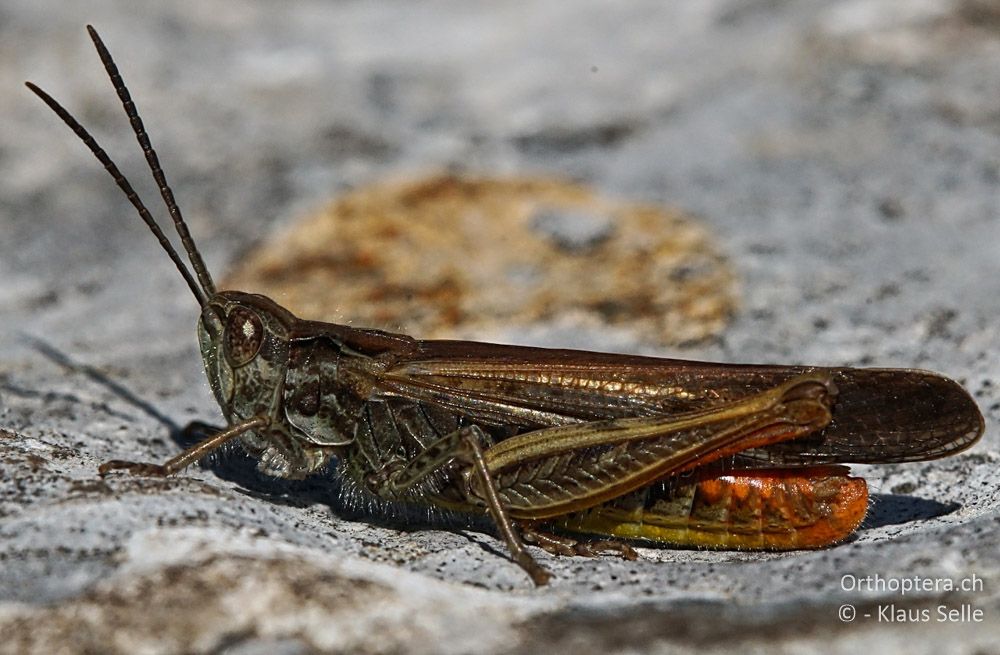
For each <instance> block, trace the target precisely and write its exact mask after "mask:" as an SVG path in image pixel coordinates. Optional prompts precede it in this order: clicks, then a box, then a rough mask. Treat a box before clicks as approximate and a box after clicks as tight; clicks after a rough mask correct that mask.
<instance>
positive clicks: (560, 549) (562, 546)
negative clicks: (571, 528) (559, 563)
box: [521, 524, 639, 562]
mask: <svg viewBox="0 0 1000 655" xmlns="http://www.w3.org/2000/svg"><path fill="white" fill-rule="evenodd" d="M521 537H522V538H523V539H524V542H525V543H528V544H531V545H533V546H538V547H539V548H541V549H542V550H544V551H546V552H547V553H550V554H552V555H562V556H569V557H574V556H576V557H598V556H600V555H604V554H608V553H610V554H615V555H618V556H619V557H621V558H622V559H623V560H627V561H629V562H633V561H635V560H637V559H639V553H637V552H635V549H634V548H632V547H631V546H629V545H628V544H627V543H625V542H624V541H618V540H617V539H588V540H581V539H574V538H573V537H566V536H563V535H557V534H552V533H550V532H545V531H542V530H538V529H537V528H535V526H534V525H533V524H522V525H521Z"/></svg>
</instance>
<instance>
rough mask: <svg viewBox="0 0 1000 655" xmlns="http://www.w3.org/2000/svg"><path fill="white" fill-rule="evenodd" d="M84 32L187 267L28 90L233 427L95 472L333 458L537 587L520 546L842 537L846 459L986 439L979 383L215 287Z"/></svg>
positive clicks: (310, 462) (851, 487) (291, 465)
mask: <svg viewBox="0 0 1000 655" xmlns="http://www.w3.org/2000/svg"><path fill="white" fill-rule="evenodd" d="M87 29H88V31H89V33H90V37H91V39H92V40H93V42H94V45H95V47H96V48H97V53H98V55H99V57H100V59H101V61H102V62H103V64H104V68H105V70H106V71H107V73H108V76H109V77H110V79H111V82H112V85H113V86H114V88H115V90H116V92H117V93H118V96H119V98H120V99H121V102H122V105H123V107H124V109H125V113H126V115H127V116H128V118H129V120H130V121H131V124H132V128H133V131H134V132H135V136H136V138H137V140H138V142H139V146H140V147H141V148H142V150H143V152H144V153H145V156H146V160H147V163H148V165H149V168H150V170H151V172H152V176H153V178H154V179H155V181H156V184H157V186H158V187H159V190H160V194H161V196H162V198H163V201H164V203H165V205H166V207H167V210H168V212H169V214H170V216H171V218H172V220H173V223H174V227H175V229H176V231H177V234H178V237H179V239H180V242H181V244H182V246H183V249H184V251H185V253H186V254H187V259H188V263H185V262H184V260H183V259H182V258H181V256H180V255H179V254H178V252H177V250H175V249H174V247H173V246H172V245H171V242H170V241H169V239H168V238H167V236H166V235H165V234H164V232H163V230H162V229H161V228H160V226H159V225H158V224H157V222H156V221H155V220H154V219H153V217H152V215H151V214H150V212H149V210H148V209H147V208H146V206H145V205H144V204H143V202H142V200H141V199H140V198H139V196H138V195H137V194H136V192H135V190H134V189H133V187H132V185H131V184H130V183H129V182H128V180H127V179H126V178H125V176H124V175H123V174H122V173H121V171H120V170H119V169H118V167H117V166H116V165H115V163H114V162H113V161H112V160H111V158H110V157H109V156H108V155H107V154H106V153H105V152H104V150H103V149H102V148H101V147H100V146H99V145H98V144H97V142H96V141H95V139H94V138H93V137H92V136H91V135H90V134H89V133H88V132H87V130H86V129H85V128H84V127H83V126H81V125H80V123H79V122H78V121H77V120H76V119H75V118H74V117H73V116H72V115H70V113H69V112H68V111H67V110H66V109H64V108H63V107H62V106H61V105H60V104H59V103H58V102H56V101H55V100H54V99H53V98H52V97H51V96H49V95H48V94H47V93H46V92H45V91H43V90H41V89H40V88H38V87H37V86H35V85H34V84H32V83H30V82H28V83H27V86H28V87H29V88H30V89H31V91H33V92H34V93H35V94H36V95H38V96H39V97H40V98H41V99H42V101H44V102H45V104H47V105H48V106H49V107H50V108H51V109H52V110H53V111H54V112H55V113H56V114H57V115H58V116H59V117H60V118H61V119H62V120H63V121H64V122H65V123H66V124H67V125H68V126H69V127H70V128H71V129H72V130H73V131H74V132H75V133H76V135H77V136H78V137H79V138H80V139H81V140H82V141H83V143H84V144H85V145H86V146H87V147H88V148H89V149H90V151H91V152H92V153H93V154H94V155H95V156H96V157H97V159H98V160H99V161H100V162H101V164H103V165H104V167H105V168H106V169H107V170H108V172H109V173H110V174H111V177H112V178H114V181H115V182H116V183H117V185H118V186H119V187H120V188H121V190H122V191H123V192H124V193H125V195H126V196H127V197H128V199H129V200H130V201H131V203H132V205H133V206H134V207H135V209H136V211H137V212H138V214H139V216H140V218H141V219H142V220H143V221H144V222H145V223H146V225H147V226H148V227H149V229H150V230H151V231H152V232H153V234H154V236H155V237H156V238H157V240H158V241H159V242H160V245H161V246H162V248H163V250H164V251H165V252H166V253H167V255H168V256H169V257H170V259H171V260H172V261H173V263H174V265H175V266H176V267H177V270H178V271H179V272H180V274H181V276H183V278H184V280H185V282H186V283H187V285H188V286H189V287H190V289H191V292H192V293H193V294H194V296H195V299H196V300H197V301H198V305H199V306H200V308H201V312H200V316H199V319H198V327H197V330H198V342H199V345H200V349H201V355H202V358H203V359H204V365H205V372H206V374H207V376H208V381H209V384H210V386H211V389H212V392H213V393H214V395H215V398H216V400H217V401H218V403H219V406H220V407H221V409H222V414H223V416H224V417H225V421H226V426H225V427H224V428H218V429H215V430H214V431H213V432H210V433H209V434H208V435H207V437H205V438H204V439H203V440H202V441H200V442H199V443H197V444H196V445H194V446H193V447H191V448H189V449H187V450H185V451H184V452H182V453H180V454H179V455H177V456H176V457H174V458H172V459H170V460H168V461H167V462H165V463H163V464H151V463H145V462H130V461H121V460H113V461H109V462H106V463H104V464H102V465H101V466H100V468H99V473H100V475H102V476H103V475H106V474H108V473H109V472H111V471H115V470H124V471H126V472H128V473H131V474H135V475H143V476H165V475H170V474H172V473H175V472H177V471H179V470H181V469H183V468H184V467H186V466H188V465H189V464H191V463H193V462H196V461H198V460H199V459H201V458H203V457H204V456H206V455H207V454H209V453H211V452H212V451H215V450H217V449H218V448H220V447H221V446H223V445H224V444H227V443H230V442H239V443H241V444H242V446H243V448H244V449H245V450H246V451H247V452H248V453H250V454H251V455H252V456H254V457H256V458H257V460H258V465H257V466H258V469H259V470H260V471H262V472H263V473H266V474H269V475H272V476H277V477H281V478H302V477H305V476H308V475H311V474H314V473H317V472H320V471H325V470H327V467H328V465H329V464H331V463H335V464H336V466H337V467H339V470H340V474H341V476H342V478H343V481H344V482H343V483H344V484H345V485H347V487H348V488H349V490H350V491H351V493H355V494H357V495H358V497H360V498H365V499H368V500H370V501H372V502H373V503H374V504H378V503H381V504H384V505H389V506H398V505H405V506H414V505H416V506H422V507H429V508H438V509H442V510H449V511H453V512H458V513H461V514H465V515H479V516H486V517H489V519H490V520H491V521H492V524H493V525H494V526H495V528H496V530H497V532H498V533H499V535H500V536H501V538H502V539H503V540H504V541H505V542H506V545H507V548H508V549H509V552H510V556H511V558H512V559H513V560H514V561H515V562H516V563H517V564H519V565H520V566H521V567H522V568H523V569H524V570H525V571H526V572H527V573H528V574H529V575H530V577H531V579H532V580H533V581H534V582H535V583H536V584H539V585H541V584H545V583H546V582H547V581H548V580H549V578H550V574H549V572H548V571H547V570H546V569H545V568H543V567H542V566H541V565H540V564H539V563H538V562H537V561H536V560H535V558H534V557H533V556H532V554H531V553H530V552H529V551H528V549H527V548H526V545H525V544H526V543H529V544H535V545H538V546H541V547H543V548H544V549H545V550H548V551H549V552H552V553H556V554H570V555H572V554H580V555H594V554H595V553H599V552H605V551H609V552H616V553H617V554H618V555H620V556H622V557H625V558H633V557H635V552H634V551H633V549H632V548H631V547H630V546H629V545H628V543H627V542H628V541H631V540H640V541H647V542H650V541H651V542H657V543H664V544H676V545H682V546H684V545H686V546H703V547H715V548H757V549H777V550H780V549H795V548H816V547H822V546H826V545H830V544H833V543H836V542H839V541H842V540H843V539H845V538H847V537H848V536H850V534H851V533H852V532H853V531H854V530H855V528H856V527H857V526H858V525H859V523H860V522H861V520H862V518H863V517H864V515H865V512H866V510H867V499H868V496H867V487H866V484H865V481H864V480H863V479H860V478H853V477H851V476H850V475H849V470H848V468H847V467H846V466H844V464H845V463H849V462H850V463H886V462H908V461H917V460H925V459H933V458H938V457H944V456H946V455H950V454H953V453H955V452H958V451H960V450H963V449H965V448H968V447H969V446H971V445H972V444H973V443H975V442H976V440H977V439H978V438H979V437H980V436H981V434H982V432H983V428H984V423H983V417H982V415H981V413H980V411H979V409H978V408H977V406H976V404H975V402H974V401H973V400H972V398H971V397H970V396H969V394H968V393H967V392H966V391H965V390H964V389H963V388H962V387H961V386H960V385H959V384H958V383H956V382H954V381H952V380H950V379H948V378H946V377H943V376H941V375H938V374H936V373H931V372H927V371H920V370H910V369H860V368H829V367H813V366H775V365H741V364H716V363H705V362H694V361H684V360H676V359H660V358H652V357H637V356H628V355H614V354H604V353H594V352H584V351H574V350H554V349H543V348H529V347H516V346H505V345H494V344H487V343H477V342H467V341H445V340H435V341H429V340H419V339H414V338H412V337H410V336H407V335H403V334H393V333H390V332H385V331H381V330H374V329H359V328H354V327H347V326H343V325H336V324H330V323H321V322H316V321H307V320H302V319H299V318H297V317H295V316H293V315H292V314H291V312H289V311H287V310H286V309H284V308H283V307H281V306H280V305H278V304H277V303H275V302H274V301H273V300H271V299H269V298H267V297H264V296H261V295H255V294H250V293H244V292H242V291H219V290H217V289H216V287H215V283H214V282H213V280H212V276H211V275H210V274H209V271H208V269H207V268H206V266H205V263H204V261H203V260H202V257H201V255H200V253H199V251H198V248H197V247H196V245H195V243H194V240H193V239H192V237H191V235H190V233H189V231H188V228H187V225H186V224H185V222H184V219H183V217H182V216H181V212H180V209H179V207H178V205H177V203H176V201H175V200H174V195H173V192H172V191H171V189H170V187H169V185H168V184H167V180H166V177H165V175H164V173H163V171H162V169H161V167H160V163H159V161H158V158H157V155H156V151H155V150H154V149H153V146H152V145H151V143H150V139H149V136H148V135H147V133H146V131H145V127H144V126H143V122H142V120H141V119H140V117H139V112H138V110H137V109H136V106H135V104H134V103H133V101H132V98H131V95H130V94H129V91H128V89H127V88H126V86H125V83H124V81H123V80H122V78H121V75H120V74H119V71H118V68H117V66H116V65H115V63H114V61H113V59H112V57H111V54H110V53H109V52H108V49H107V48H106V47H105V45H104V43H103V42H102V40H101V38H100V37H99V36H98V34H97V32H96V31H95V30H94V28H93V27H91V26H88V27H87ZM548 530H551V532H549V531H548ZM569 535H578V536H580V537H581V539H580V540H578V539H576V538H575V537H573V536H569ZM588 535H589V536H590V537H592V538H593V540H591V541H586V540H585V538H586V536H588Z"/></svg>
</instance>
